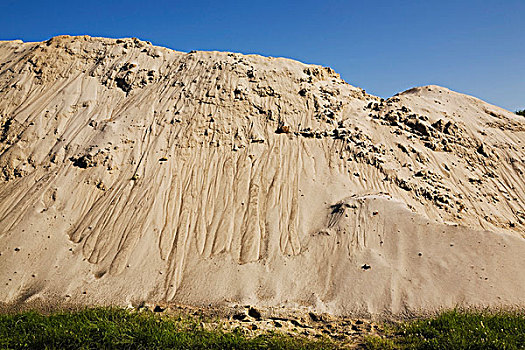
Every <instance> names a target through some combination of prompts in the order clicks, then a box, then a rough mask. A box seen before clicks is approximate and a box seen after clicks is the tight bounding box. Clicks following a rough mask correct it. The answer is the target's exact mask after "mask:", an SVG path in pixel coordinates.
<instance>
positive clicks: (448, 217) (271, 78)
mask: <svg viewBox="0 0 525 350" xmlns="http://www.w3.org/2000/svg"><path fill="white" fill-rule="evenodd" d="M0 169H1V174H0V175H1V176H0V253H1V255H0V301H1V302H3V303H6V304H13V303H14V304H21V303H29V302H35V301H41V302H50V303H55V304H60V303H64V304H65V303H81V304H86V305H92V304H98V305H100V304H117V305H129V304H132V305H135V304H140V303H142V302H152V303H154V302H162V303H165V304H169V303H185V304H188V305H228V306H232V305H244V304H250V305H257V306H260V307H285V308H295V309H297V308H299V309H300V308H302V309H307V310H312V311H315V312H326V313H331V314H334V315H369V316H385V315H405V314H419V313H426V312H432V311H435V310H439V309H442V308H449V307H455V306H475V307H523V306H525V273H524V272H523V271H525V259H524V258H523V256H524V253H525V239H524V233H525V182H524V180H523V179H524V174H523V172H524V171H525V118H524V117H522V116H518V115H515V114H513V113H511V112H509V111H506V110H504V109H501V108H499V107H496V106H493V105H490V104H488V103H485V102H483V101H481V100H479V99H476V98H474V97H471V96H467V95H464V94H460V93H457V92H454V91H451V90H449V89H447V88H444V87H439V86H433V85H432V86H425V87H418V88H414V89H411V90H408V91H405V92H402V93H400V94H398V95H396V96H393V97H391V98H389V99H387V100H383V99H380V98H378V97H375V96H372V95H369V94H367V93H366V92H365V91H364V90H362V89H360V88H357V87H354V86H352V85H349V84H348V83H346V82H345V81H343V80H342V79H341V78H340V77H339V75H338V74H337V73H335V72H334V71H333V70H332V69H330V68H326V67H321V66H315V65H306V64H303V63H300V62H297V61H293V60H290V59H284V58H267V57H261V56H257V55H241V54H236V53H223V52H193V51H192V52H189V53H183V52H177V51H173V50H170V49H166V48H161V47H156V46H153V45H151V44H150V43H148V42H144V41H140V40H138V39H119V40H115V39H105V38H91V37H87V36H83V37H70V36H60V37H55V38H52V39H50V40H48V41H46V42H41V43H23V42H21V41H11V42H0Z"/></svg>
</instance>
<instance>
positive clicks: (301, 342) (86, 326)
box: [0, 308, 336, 349]
mask: <svg viewBox="0 0 525 350" xmlns="http://www.w3.org/2000/svg"><path fill="white" fill-rule="evenodd" d="M335 347H336V345H335V344H333V343H330V342H328V341H326V340H324V341H313V340H307V339H306V338H302V337H290V336H285V335H280V334H275V333H268V334H265V335H261V336H257V337H253V338H249V337H246V336H245V335H243V334H242V333H241V332H236V331H234V332H224V331H222V330H220V329H217V330H206V329H204V328H203V327H202V326H201V323H200V322H199V321H198V320H196V319H190V318H181V317H178V318H177V317H174V316H171V317H170V316H160V315H158V314H155V313H152V312H130V311H127V310H123V309H118V308H94V309H85V310H80V311H73V312H67V311H66V312H57V313H53V314H50V315H43V314H40V313H37V312H24V313H19V314H4V315H0V348H1V349H333V348H335Z"/></svg>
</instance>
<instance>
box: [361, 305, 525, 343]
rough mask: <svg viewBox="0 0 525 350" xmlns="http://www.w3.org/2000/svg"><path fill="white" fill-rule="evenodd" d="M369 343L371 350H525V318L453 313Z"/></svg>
mask: <svg viewBox="0 0 525 350" xmlns="http://www.w3.org/2000/svg"><path fill="white" fill-rule="evenodd" d="M366 341H367V347H368V348H369V349H524V348H525V316H524V315H523V314H520V313H517V312H496V313H491V312H467V311H458V310H453V311H447V312H444V313H442V314H441V315H439V316H437V317H435V318H430V319H424V320H417V321H411V322H406V323H402V324H398V325H395V326H391V327H389V329H388V334H387V337H368V338H367V339H366Z"/></svg>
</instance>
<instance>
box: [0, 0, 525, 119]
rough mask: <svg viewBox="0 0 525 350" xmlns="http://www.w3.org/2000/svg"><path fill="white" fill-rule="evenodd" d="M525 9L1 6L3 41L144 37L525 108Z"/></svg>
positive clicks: (392, 88)
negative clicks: (447, 90)
mask: <svg viewBox="0 0 525 350" xmlns="http://www.w3.org/2000/svg"><path fill="white" fill-rule="evenodd" d="M524 15H525V0H500V1H485V0H478V1H475V0H465V1H461V0H457V1H447V0H441V1H424V0H419V1H394V0H391V1H366V0H359V1H335V0H325V1H311V0H303V1H284V0H283V1H274V0H266V1H191V0H187V1H149V2H147V1H136V0H128V1H111V0H107V1H98V0H92V1H78V0H68V1H65V0H57V1H53V0H50V1H32V0H26V1H22V0H0V39H1V40H11V39H22V40H24V41H42V40H46V39H48V38H50V37H52V36H55V35H59V34H71V35H81V34H88V35H93V36H106V37H114V38H116V37H138V38H140V39H143V40H149V41H151V42H152V43H153V44H155V45H161V46H167V47H170V48H172V49H175V50H180V51H190V50H221V51H234V52H242V53H259V54H262V55H265V56H283V57H290V58H294V59H297V60H300V61H303V62H306V63H317V64H322V65H325V66H330V67H332V68H333V69H335V70H336V71H337V72H338V73H340V74H341V76H342V77H343V78H344V79H345V80H346V81H347V82H348V83H350V84H352V85H356V86H359V87H361V88H364V89H365V90H366V91H367V92H369V93H372V94H375V95H379V96H382V97H388V96H391V95H393V94H395V93H396V92H400V91H403V90H406V89H408V88H410V87H413V86H419V85H427V84H437V85H443V86H446V87H449V88H451V89H453V90H456V91H460V92H464V93H468V94H471V95H474V96H477V97H479V98H482V99H484V100H486V101H488V102H490V103H493V104H496V105H499V106H501V107H504V108H507V109H510V110H513V111H514V110H516V109H524V108H525V18H524Z"/></svg>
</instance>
